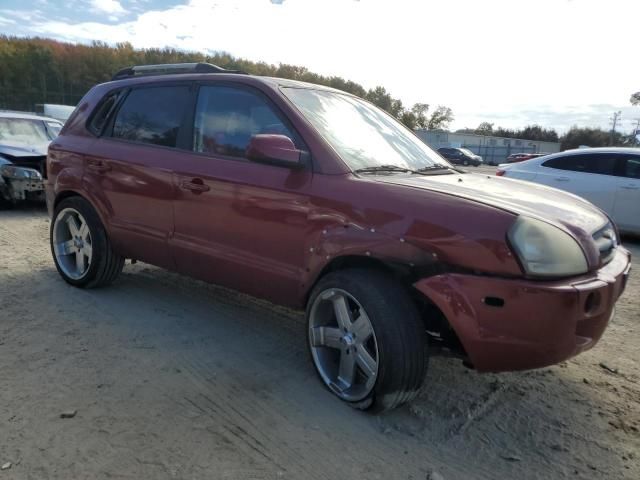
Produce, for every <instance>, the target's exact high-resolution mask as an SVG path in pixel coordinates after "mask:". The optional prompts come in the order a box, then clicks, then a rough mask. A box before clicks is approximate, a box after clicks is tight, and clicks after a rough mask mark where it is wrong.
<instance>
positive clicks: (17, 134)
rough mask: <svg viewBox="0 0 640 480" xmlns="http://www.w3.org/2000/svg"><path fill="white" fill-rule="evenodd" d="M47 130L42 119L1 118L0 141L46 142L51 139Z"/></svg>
mask: <svg viewBox="0 0 640 480" xmlns="http://www.w3.org/2000/svg"><path fill="white" fill-rule="evenodd" d="M50 140H51V139H50V138H49V135H47V130H46V129H45V128H44V124H43V123H42V121H40V120H29V119H25V118H0V142H1V141H5V142H6V141H9V142H12V143H24V144H27V145H30V144H34V143H45V142H48V141H50Z"/></svg>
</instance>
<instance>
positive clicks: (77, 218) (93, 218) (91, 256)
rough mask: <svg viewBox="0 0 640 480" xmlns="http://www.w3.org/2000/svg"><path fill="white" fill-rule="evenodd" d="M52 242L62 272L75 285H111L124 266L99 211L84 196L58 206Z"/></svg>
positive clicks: (63, 276) (61, 274) (50, 234)
mask: <svg viewBox="0 0 640 480" xmlns="http://www.w3.org/2000/svg"><path fill="white" fill-rule="evenodd" d="M49 241H50V244H51V254H52V255H53V261H54V263H55V265H56V269H57V270H58V273H59V274H60V276H61V277H62V278H63V279H64V280H65V281H66V282H67V283H69V284H71V285H73V286H74V287H81V288H96V287H102V286H105V285H109V284H110V283H112V282H113V281H114V280H115V279H116V278H117V277H118V275H119V274H120V272H121V271H122V267H123V266H124V258H123V257H121V256H120V255H118V254H116V253H115V252H114V251H113V250H112V248H111V243H110V242H109V238H108V236H107V232H106V231H105V229H104V226H103V225H102V222H101V221H100V217H99V216H98V214H97V212H96V211H95V209H94V208H93V207H92V206H91V204H90V203H89V202H88V201H86V200H85V199H84V198H82V197H70V198H66V199H64V200H62V201H61V202H60V203H59V204H58V205H57V206H56V208H55V210H54V213H53V219H52V221H51V229H50V232H49Z"/></svg>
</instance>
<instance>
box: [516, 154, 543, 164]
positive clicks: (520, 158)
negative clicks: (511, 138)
mask: <svg viewBox="0 0 640 480" xmlns="http://www.w3.org/2000/svg"><path fill="white" fill-rule="evenodd" d="M545 155H548V153H512V154H511V155H509V156H508V157H507V163H517V162H523V161H525V160H529V159H531V158H538V157H543V156H545Z"/></svg>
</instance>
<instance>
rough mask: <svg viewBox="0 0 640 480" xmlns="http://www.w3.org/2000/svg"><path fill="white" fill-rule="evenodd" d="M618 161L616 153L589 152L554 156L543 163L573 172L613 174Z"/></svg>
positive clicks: (546, 165)
mask: <svg viewBox="0 0 640 480" xmlns="http://www.w3.org/2000/svg"><path fill="white" fill-rule="evenodd" d="M617 161H618V158H617V157H616V156H615V155H607V154H587V155H571V156H567V157H559V158H552V159H550V160H547V161H546V162H544V163H543V164H542V165H543V166H545V167H550V168H557V169H559V170H570V171H572V172H581V173H597V174H600V175H613V174H614V170H615V166H616V162H617Z"/></svg>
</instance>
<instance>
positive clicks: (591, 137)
mask: <svg viewBox="0 0 640 480" xmlns="http://www.w3.org/2000/svg"><path fill="white" fill-rule="evenodd" d="M493 125H494V124H493V123H489V122H482V123H481V124H480V125H478V127H477V128H461V129H459V130H456V133H473V134H475V135H485V136H495V137H504V138H521V139H524V140H533V141H541V142H560V148H561V149H562V150H568V149H571V148H578V147H579V146H581V145H587V146H589V147H609V146H615V147H630V146H634V145H635V144H636V143H637V141H636V139H635V137H634V136H632V135H625V134H623V133H620V132H618V131H616V132H613V131H606V130H602V129H601V128H590V127H578V126H577V125H574V126H573V127H571V128H570V129H569V130H568V131H567V132H566V133H565V134H564V135H558V132H556V131H555V130H554V129H552V128H543V127H541V126H539V125H528V126H526V127H524V128H520V129H510V128H502V127H494V126H493Z"/></svg>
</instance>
